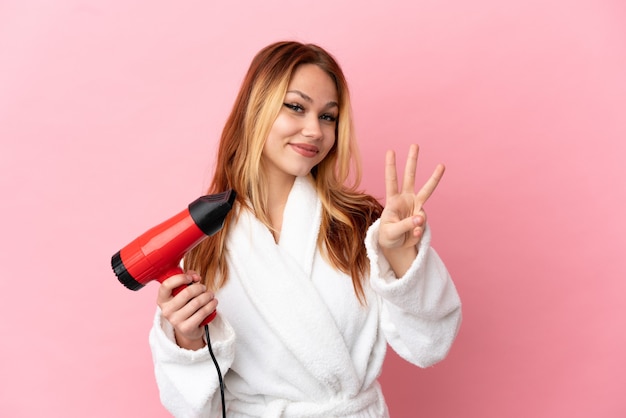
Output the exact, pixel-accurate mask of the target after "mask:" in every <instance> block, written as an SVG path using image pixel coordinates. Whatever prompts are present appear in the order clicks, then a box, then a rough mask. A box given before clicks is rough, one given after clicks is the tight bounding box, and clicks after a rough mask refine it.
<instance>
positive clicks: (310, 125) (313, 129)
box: [302, 115, 322, 139]
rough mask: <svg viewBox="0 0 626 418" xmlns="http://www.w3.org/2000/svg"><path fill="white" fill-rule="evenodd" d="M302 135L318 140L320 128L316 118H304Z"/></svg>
mask: <svg viewBox="0 0 626 418" xmlns="http://www.w3.org/2000/svg"><path fill="white" fill-rule="evenodd" d="M302 135H304V136H305V137H307V138H312V139H320V138H321V137H322V127H321V126H320V120H319V118H318V117H317V116H314V115H311V116H309V117H307V118H305V121H304V126H303V128H302Z"/></svg>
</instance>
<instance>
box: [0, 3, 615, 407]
mask: <svg viewBox="0 0 626 418" xmlns="http://www.w3.org/2000/svg"><path fill="white" fill-rule="evenodd" d="M280 39H296V40H301V41H307V42H315V43H319V44H321V45H323V46H324V47H326V48H327V49H329V50H330V51H331V52H333V53H334V54H335V55H336V56H337V58H338V59H339V61H340V63H341V64H342V65H343V67H344V70H345V72H346V74H347V77H348V80H349V82H350V85H351V89H352V93H353V99H354V111H355V114H356V119H357V120H356V122H357V130H358V134H359V138H360V144H361V148H362V152H363V160H364V165H365V167H366V175H365V181H364V187H365V188H366V189H367V190H368V191H369V192H371V193H372V194H374V195H376V196H382V195H383V192H384V191H383V158H384V157H383V154H384V151H385V150H386V149H387V148H388V147H392V148H394V149H396V150H397V151H398V152H400V153H401V154H402V155H404V154H405V152H406V149H407V147H408V144H409V143H410V142H418V143H419V144H421V147H422V154H421V159H420V161H421V165H420V168H419V175H420V177H421V178H422V179H425V177H426V176H427V175H428V174H429V173H430V171H431V170H432V168H433V167H434V166H435V164H436V163H437V162H444V163H445V164H446V165H447V167H448V171H447V173H446V175H445V177H444V181H443V183H442V184H441V185H440V187H439V189H438V191H437V192H436V194H435V195H434V196H433V198H432V200H431V201H430V203H429V206H428V210H429V216H430V223H431V225H432V228H433V231H434V246H435V247H436V248H437V250H438V251H439V253H440V254H441V255H442V257H443V258H444V260H445V261H446V263H447V265H448V267H449V269H450V271H451V273H452V275H453V277H454V279H455V282H456V284H457V286H458V289H459V292H460V294H461V296H462V299H463V302H464V323H463V326H462V329H461V332H460V334H459V337H458V340H457V342H456V344H455V346H454V347H453V349H452V351H451V353H450V355H449V357H448V358H447V359H446V360H445V361H444V362H443V363H440V364H438V365H436V366H434V367H432V368H429V369H426V370H420V369H417V368H415V367H412V366H409V365H408V364H407V363H405V362H403V361H402V360H400V359H399V358H398V357H396V356H395V354H393V353H390V354H389V357H388V361H387V362H386V364H385V368H384V372H383V376H382V381H383V385H384V389H385V392H386V395H387V398H388V403H389V405H390V409H391V412H392V415H393V416H394V417H416V416H424V417H481V418H485V417H624V416H626V400H625V397H624V392H625V390H626V356H625V355H624V354H625V352H626V313H625V308H624V306H625V304H624V293H625V292H626V281H625V279H626V262H625V259H626V257H625V256H624V249H625V248H626V245H625V244H626V242H625V238H624V237H625V234H626V222H625V221H624V213H623V212H624V209H625V208H624V206H625V205H624V202H625V199H626V185H625V180H624V179H625V178H626V168H625V166H626V164H625V163H624V154H625V153H626V145H625V144H626V3H624V2H623V1H622V0H615V1H609V0H524V1H522V0H513V1H502V0H476V1H471V2H469V1H462V0H447V1H439V2H435V1H426V0H406V1H391V2H380V1H379V2H375V1H362V2H352V3H351V2H348V1H336V0H332V1H330V0H328V1H327V0H320V1H316V2H295V3H294V2H290V3H287V2H279V1H276V0H272V1H268V0H265V1H262V2H260V1H259V2H256V1H249V2H247V3H245V2H228V1H220V2H216V1H182V2H173V1H154V0H151V1H147V0H143V1H108V2H87V1H79V0H56V1H43V0H38V1H18V0H4V1H0V138H1V141H2V149H1V151H0V152H1V154H0V169H1V171H2V172H1V176H0V193H1V195H2V199H1V200H0V207H1V210H2V212H1V214H2V216H1V217H0V231H1V237H2V238H1V245H2V248H1V251H0V257H1V258H0V261H2V266H3V270H4V273H3V274H2V284H3V286H2V287H3V289H4V297H3V298H2V301H1V302H0V319H1V322H0V335H1V336H2V337H1V338H2V344H1V345H0V350H1V351H0V353H1V356H0V375H1V376H2V378H1V379H0V382H1V383H0V416H5V417H35V416H48V417H86V416H90V417H112V416H117V417H130V416H149V417H165V416H167V413H166V412H165V411H164V410H163V408H162V407H161V405H160V403H159V399H158V392H157V389H156V385H155V383H154V378H153V374H152V364H151V361H152V360H151V356H150V352H149V349H148V343H147V334H148V330H149V327H150V325H151V320H152V315H153V312H154V308H155V298H156V289H157V286H156V284H154V285H152V284H151V285H150V286H147V287H146V288H145V289H143V290H141V291H139V292H131V291H129V290H127V289H125V288H124V287H123V286H122V285H121V284H120V283H119V282H118V281H117V280H116V279H115V277H114V276H113V274H112V272H111V269H110V266H109V260H110V257H111V255H112V254H113V253H114V252H115V251H117V250H118V249H120V248H121V247H122V246H123V245H125V244H126V243H128V242H129V241H130V240H131V239H133V238H134V237H135V236H137V235H139V234H140V233H142V232H144V231H145V230H147V229H148V228H149V227H152V226H153V225H155V224H157V223H159V222H161V221H163V220H165V219H166V218H168V217H170V216H172V215H174V214H175V213H177V212H178V211H180V210H182V209H183V208H184V207H185V206H186V205H187V204H188V203H189V202H190V201H192V200H193V199H195V198H196V197H197V196H199V195H200V194H202V193H203V191H204V190H205V187H206V186H207V184H208V183H209V180H210V173H211V166H212V162H213V157H212V156H213V152H214V150H215V145H216V138H217V137H218V135H219V132H220V130H221V127H222V125H223V123H224V120H225V117H226V115H227V112H228V111H229V110H230V107H231V105H232V102H233V100H234V97H235V94H236V91H237V89H238V87H239V84H240V82H241V79H242V77H243V74H244V72H245V70H246V68H247V65H248V64H249V62H250V60H251V58H252V56H253V55H254V53H255V52H257V51H258V50H259V49H260V48H261V47H263V46H265V45H266V44H268V43H270V42H273V41H276V40H280ZM401 160H403V158H401Z"/></svg>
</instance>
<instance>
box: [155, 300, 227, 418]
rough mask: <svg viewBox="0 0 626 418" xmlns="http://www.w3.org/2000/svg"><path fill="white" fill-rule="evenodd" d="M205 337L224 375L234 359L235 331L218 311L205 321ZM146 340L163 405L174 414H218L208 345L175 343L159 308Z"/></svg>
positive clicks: (216, 387) (215, 380) (216, 383)
mask: <svg viewBox="0 0 626 418" xmlns="http://www.w3.org/2000/svg"><path fill="white" fill-rule="evenodd" d="M209 337H210V338H211V347H212V349H213V354H215V357H216V359H217V362H218V364H219V366H220V371H221V373H222V376H224V375H225V374H226V372H227V371H228V369H229V368H230V366H231V364H232V362H233V359H234V353H235V344H234V343H235V333H234V331H233V329H232V328H231V326H230V325H229V324H228V323H227V322H226V320H225V319H224V318H222V317H221V316H220V314H219V313H218V314H217V316H216V317H215V319H213V321H211V323H210V324H209ZM149 341H150V348H151V350H152V359H153V361H154V373H155V377H156V382H157V386H158V387H159V394H160V397H161V402H162V404H163V406H164V407H165V408H166V409H167V410H168V411H169V412H170V413H171V414H172V415H173V416H175V417H177V418H182V417H186V418H192V417H194V418H195V417H217V416H221V399H220V391H219V379H218V376H217V371H216V369H215V365H214V364H213V360H212V359H211V355H210V353H209V350H208V348H207V347H204V348H202V349H200V350H196V351H193V350H186V349H184V348H181V347H179V346H178V345H177V344H176V342H175V339H174V328H173V327H172V325H171V324H170V323H169V322H168V321H167V320H166V319H165V318H163V317H162V315H161V310H160V309H159V308H157V312H156V314H155V317H154V323H153V326H152V329H151V330H150V336H149Z"/></svg>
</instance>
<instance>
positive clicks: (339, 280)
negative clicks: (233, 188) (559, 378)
mask: <svg viewBox="0 0 626 418" xmlns="http://www.w3.org/2000/svg"><path fill="white" fill-rule="evenodd" d="M320 220H321V204H320V201H319V199H318V198H317V194H316V192H315V189H314V187H313V185H312V184H311V183H310V180H309V179H308V178H298V179H297V180H296V182H295V183H294V186H293V188H292V190H291V193H290V195H289V198H288V201H287V205H286V207H285V211H284V215H283V225H282V229H281V236H280V241H279V243H278V244H276V243H275V241H274V238H273V236H272V234H271V233H270V231H269V230H268V229H267V228H266V227H265V226H264V225H263V224H261V223H260V222H259V221H258V220H257V219H256V218H255V217H254V216H252V215H251V214H250V213H249V212H247V211H243V212H242V213H241V217H240V219H239V221H238V222H237V223H236V224H234V225H233V226H232V228H231V230H230V231H229V235H228V238H227V248H228V263H229V268H230V279H229V281H228V283H227V284H226V286H225V287H223V288H222V289H220V290H219V292H218V293H217V298H218V299H219V306H218V315H217V317H216V318H215V319H214V320H213V321H212V322H211V324H210V325H209V332H210V337H211V343H212V347H213V351H214V353H215V355H216V357H217V359H218V362H219V365H220V369H221V371H222V374H223V375H224V382H225V386H226V404H227V411H228V412H227V415H228V416H229V417H233V418H237V417H265V418H278V417H320V418H321V417H324V418H328V417H376V418H378V417H387V416H388V412H387V406H386V404H385V401H384V398H383V395H382V392H381V389H380V386H379V384H378V381H377V378H378V376H379V374H380V372H381V367H382V364H383V360H384V356H385V351H386V347H387V343H388V344H389V345H390V346H391V347H392V348H393V349H394V350H395V351H396V352H397V353H398V354H399V355H400V356H401V357H403V358H404V359H406V360H407V361H409V362H411V363H413V364H415V365H418V366H420V367H426V366H429V365H432V364H434V363H436V362H438V361H440V360H442V359H443V358H444V357H445V356H446V354H447V353H448V350H449V349H450V346H451V344H452V341H453V340H454V338H455V336H456V334H457V330H458V327H459V325H460V322H461V304H460V300H459V297H458V294H457V292H456V289H455V287H454V284H453V283H452V281H451V279H450V276H449V274H448V272H447V270H446V268H445V266H444V264H443V263H442V261H441V260H440V258H439V257H438V255H437V254H436V253H435V251H434V250H433V249H432V248H431V247H430V232H429V229H428V228H427V229H426V231H425V234H424V236H423V238H422V240H421V243H420V247H419V253H418V256H417V258H416V259H415V261H414V262H413V264H412V266H411V267H410V269H409V270H408V271H407V273H406V274H405V275H404V276H403V277H401V278H399V279H398V278H396V277H395V275H394V273H393V271H392V270H391V268H390V266H389V264H388V262H387V261H386V259H385V258H384V257H383V256H382V254H381V252H380V249H379V248H378V244H377V242H378V239H377V234H378V221H377V222H375V223H374V224H373V225H372V226H371V227H370V228H369V230H368V233H367V237H366V242H365V245H366V248H367V253H368V257H369V259H370V263H371V277H370V280H369V281H366V282H365V283H364V290H365V294H366V296H367V305H366V306H363V305H361V304H359V301H358V300H357V298H356V296H355V294H354V290H353V287H352V281H351V279H350V277H349V276H347V275H345V274H342V273H340V272H337V271H336V270H335V269H333V268H332V267H330V266H329V265H328V263H327V262H326V261H325V260H324V258H323V257H322V256H321V254H320V252H319V251H318V250H317V248H316V243H317V236H318V232H319V227H320ZM150 346H151V349H152V353H153V358H154V364H155V375H156V380H157V384H158V386H159V390H160V395H161V401H162V403H163V405H164V406H165V407H166V408H167V409H168V410H169V411H170V412H171V413H172V414H173V415H174V416H176V417H212V418H213V417H219V416H221V412H220V411H221V404H220V395H219V384H218V378H217V373H216V371H215V368H214V365H213V363H212V361H211V358H210V356H209V353H208V350H207V349H206V348H203V349H201V350H198V351H190V350H185V349H182V348H180V347H178V346H177V345H176V343H175V342H174V331H173V328H172V326H171V324H169V322H168V321H167V320H165V319H164V318H162V316H161V313H160V311H159V310H158V309H157V313H156V315H155V320H154V325H153V328H152V330H151V332H150Z"/></svg>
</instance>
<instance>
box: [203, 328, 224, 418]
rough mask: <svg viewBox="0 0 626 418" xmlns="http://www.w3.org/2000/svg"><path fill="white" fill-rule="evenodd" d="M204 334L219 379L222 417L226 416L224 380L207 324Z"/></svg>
mask: <svg viewBox="0 0 626 418" xmlns="http://www.w3.org/2000/svg"><path fill="white" fill-rule="evenodd" d="M204 335H206V345H207V347H208V348H209V354H211V359H212V360H213V364H215V370H217V378H218V379H219V381H220V396H221V397H222V417H223V418H226V403H225V402H224V381H223V380H222V372H221V371H220V366H219V364H217V360H216V359H215V355H214V354H213V349H212V348H211V338H210V337H209V325H208V324H207V325H205V326H204Z"/></svg>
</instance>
